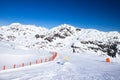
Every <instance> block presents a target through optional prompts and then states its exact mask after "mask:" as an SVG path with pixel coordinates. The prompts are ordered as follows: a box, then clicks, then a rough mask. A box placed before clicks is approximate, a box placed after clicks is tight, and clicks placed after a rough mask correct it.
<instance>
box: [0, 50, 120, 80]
mask: <svg viewBox="0 0 120 80" xmlns="http://www.w3.org/2000/svg"><path fill="white" fill-rule="evenodd" d="M65 56H67V57H68V59H67V60H65V59H64V57H65ZM106 57H107V56H104V55H98V54H96V53H80V54H71V53H66V54H64V52H63V53H59V56H58V57H57V59H56V60H55V61H52V62H46V63H41V64H37V65H32V66H26V67H24V68H16V69H9V70H5V71H3V70H2V71H0V80H120V76H119V74H120V63H119V62H116V59H114V58H112V59H111V63H106V62H105V58H106ZM57 62H60V63H64V65H61V64H57Z"/></svg>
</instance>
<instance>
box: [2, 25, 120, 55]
mask: <svg viewBox="0 0 120 80" xmlns="http://www.w3.org/2000/svg"><path fill="white" fill-rule="evenodd" d="M0 42H2V43H3V42H5V43H6V42H9V43H10V44H11V47H14V48H15V45H20V46H25V47H28V48H36V49H47V50H61V49H62V50H64V49H68V50H71V51H72V52H75V53H79V52H88V51H94V52H99V53H103V54H106V53H114V54H116V53H119V54H120V32H117V31H111V32H103V31H98V30H95V29H82V28H81V29H80V28H76V27H74V26H71V25H67V24H63V25H60V26H57V27H55V28H53V29H50V30H48V29H46V28H43V27H37V26H35V25H22V24H20V23H13V24H11V25H8V26H1V27H0ZM110 56H113V57H114V55H111V54H110Z"/></svg>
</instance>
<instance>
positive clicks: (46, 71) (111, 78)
mask: <svg viewBox="0 0 120 80" xmlns="http://www.w3.org/2000/svg"><path fill="white" fill-rule="evenodd" d="M36 34H38V35H44V37H43V38H36V37H35V35H36ZM55 34H59V35H61V36H64V37H65V38H64V39H63V38H60V37H58V36H57V37H55V36H54V35H55ZM64 34H67V36H65V35H64ZM8 36H12V37H10V38H8ZM13 36H14V37H13ZM46 37H52V38H53V41H52V42H49V41H47V40H45V38H46ZM114 37H115V38H116V39H113V38H114ZM109 40H110V41H111V42H113V43H114V42H115V41H116V42H120V33H118V32H117V31H112V32H102V31H98V30H95V29H81V30H80V31H76V28H75V27H74V26H71V25H67V24H63V25H60V26H58V27H55V28H53V29H51V30H48V29H45V28H43V27H36V26H35V25H22V24H20V23H13V24H11V25H9V26H2V27H0V80H120V76H119V74H120V68H119V67H120V55H118V54H117V57H116V58H111V57H109V56H107V55H106V53H105V52H102V51H101V50H98V51H97V52H95V51H94V50H92V49H89V47H93V48H99V46H98V45H96V43H97V42H98V41H100V42H102V43H99V44H107V43H108V42H109ZM82 41H83V42H85V41H86V42H88V41H91V42H94V44H90V43H85V44H83V43H81V42H82ZM72 44H74V46H75V47H77V48H76V49H75V50H76V53H73V48H71V45H72ZM117 49H118V50H120V44H119V43H118V44H117ZM53 52H57V53H58V56H57V58H56V59H55V60H54V61H50V62H44V63H40V59H43V58H46V57H47V58H49V57H51V56H52V53H53ZM108 57H109V58H110V59H111V62H110V63H107V62H106V58H108ZM36 59H38V60H39V64H35V61H36ZM30 61H32V63H33V64H32V65H31V66H30V65H29V63H30ZM22 63H25V67H21V64H22ZM14 64H16V65H17V68H15V69H14V68H13V65H14ZM3 66H6V68H7V69H6V70H2V69H3Z"/></svg>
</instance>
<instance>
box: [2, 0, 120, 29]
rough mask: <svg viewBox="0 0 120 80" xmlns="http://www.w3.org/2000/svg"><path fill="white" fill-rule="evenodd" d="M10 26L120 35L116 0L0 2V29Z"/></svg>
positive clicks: (119, 7) (20, 0) (119, 6)
mask: <svg viewBox="0 0 120 80" xmlns="http://www.w3.org/2000/svg"><path fill="white" fill-rule="evenodd" d="M14 22H19V23H21V24H34V25H37V26H44V27H47V28H52V27H55V26H57V25H60V24H64V23H66V24H71V25H73V26H76V27H82V28H95V29H98V30H102V31H114V30H117V31H120V0H0V25H9V24H11V23H14Z"/></svg>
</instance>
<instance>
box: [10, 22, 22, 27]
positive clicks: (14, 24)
mask: <svg viewBox="0 0 120 80" xmlns="http://www.w3.org/2000/svg"><path fill="white" fill-rule="evenodd" d="M19 25H22V24H20V23H12V24H10V26H19Z"/></svg>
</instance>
